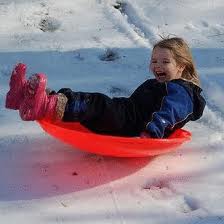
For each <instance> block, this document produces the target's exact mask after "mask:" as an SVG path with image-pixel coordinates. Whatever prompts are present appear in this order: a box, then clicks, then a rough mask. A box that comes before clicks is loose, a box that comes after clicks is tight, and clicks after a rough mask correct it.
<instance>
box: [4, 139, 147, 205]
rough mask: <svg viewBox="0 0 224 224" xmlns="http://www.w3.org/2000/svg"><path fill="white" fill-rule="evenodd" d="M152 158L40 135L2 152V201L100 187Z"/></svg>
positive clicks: (126, 174)
mask: <svg viewBox="0 0 224 224" xmlns="http://www.w3.org/2000/svg"><path fill="white" fill-rule="evenodd" d="M150 160H151V159H150V158H112V157H103V156H98V155H95V154H89V153H85V152H82V151H79V150H75V149H72V148H71V147H70V146H67V145H64V144H62V143H60V142H58V141H57V140H54V139H51V138H48V137H44V138H43V137H40V136H39V137H38V138H37V139H31V140H28V142H26V143H22V144H21V143H18V142H14V143H12V144H11V143H10V145H8V147H7V148H6V149H5V150H4V151H3V150H1V151H0V179H1V185H0V200H1V201H2V200H3V201H11V200H30V199H40V198H45V197H52V196H56V195H63V194H67V193H72V192H77V191H83V190H86V189H90V188H93V187H97V186H100V185H103V184H106V183H109V182H111V181H114V180H117V179H120V178H123V177H125V176H128V175H131V174H132V173H135V172H136V171H138V170H139V169H141V168H142V167H144V166H146V165H147V164H148V163H149V162H150Z"/></svg>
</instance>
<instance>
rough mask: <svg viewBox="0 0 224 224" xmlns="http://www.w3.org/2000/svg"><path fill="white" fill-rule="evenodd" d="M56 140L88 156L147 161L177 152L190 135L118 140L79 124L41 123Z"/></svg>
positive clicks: (184, 133)
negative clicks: (88, 153) (135, 158)
mask: <svg viewBox="0 0 224 224" xmlns="http://www.w3.org/2000/svg"><path fill="white" fill-rule="evenodd" d="M38 123H39V124H40V126H41V127H42V128H43V130H44V131H46V132H47V133H48V134H50V135H52V136H53V137H55V138H57V139H59V140H61V141H62V142H65V143H67V144H70V145H72V146H73V147H75V148H77V149H81V150H84V151H87V152H91V153H95V154H100V155H105V156H114V157H146V156H155V155H159V154H164V153H167V152H170V151H174V150H176V149H177V148H178V147H179V146H181V145H182V144H183V143H185V142H187V141H189V140H190V139H191V133H190V132H189V131H186V130H183V129H178V130H176V131H175V132H174V133H173V134H172V135H170V136H169V137H168V138H163V139H155V138H141V137H117V136H110V135H100V134H96V133H93V132H91V131H90V130H88V129H87V128H85V127H84V126H82V125H81V124H80V123H78V122H57V123H51V122H49V121H46V120H40V121H38Z"/></svg>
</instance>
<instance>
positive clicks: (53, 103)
mask: <svg viewBox="0 0 224 224" xmlns="http://www.w3.org/2000/svg"><path fill="white" fill-rule="evenodd" d="M46 83H47V77H46V76H45V75H44V74H35V75H33V76H31V77H30V78H29V80H28V81H27V83H26V86H25V90H24V100H23V102H22V103H21V105H20V109H19V112H20V116H21V118H22V120H25V121H33V120H41V119H49V120H60V119H62V117H63V114H64V110H65V106H66V103H67V97H66V96H65V95H63V94H55V95H47V93H46Z"/></svg>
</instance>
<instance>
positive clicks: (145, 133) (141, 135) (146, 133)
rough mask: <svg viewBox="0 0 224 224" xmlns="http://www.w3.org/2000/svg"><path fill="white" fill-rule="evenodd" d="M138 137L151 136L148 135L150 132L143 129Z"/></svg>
mask: <svg viewBox="0 0 224 224" xmlns="http://www.w3.org/2000/svg"><path fill="white" fill-rule="evenodd" d="M140 138H151V137H150V134H149V133H148V132H146V131H143V132H142V133H141V134H140Z"/></svg>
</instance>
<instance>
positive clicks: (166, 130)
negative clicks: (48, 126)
mask: <svg viewBox="0 0 224 224" xmlns="http://www.w3.org/2000/svg"><path fill="white" fill-rule="evenodd" d="M149 67H150V70H151V71H152V72H153V74H154V76H155V79H149V80H147V81H145V82H144V83H143V84H141V85H140V86H139V87H138V88H137V89H136V90H135V91H134V92H133V94H132V95H131V96H130V97H129V98H125V97H119V98H112V99H111V98H110V97H108V96H106V95H104V94H101V93H87V92H74V91H72V90H71V89H69V88H63V89H60V90H59V91H58V93H56V92H54V91H53V92H51V93H48V94H47V92H46V82H47V78H46V76H45V75H44V74H35V75H33V76H31V77H30V78H29V79H28V80H26V78H25V72H26V66H25V65H24V64H18V65H17V66H16V67H15V69H14V70H13V72H12V76H11V79H10V90H9V92H8V93H7V96H6V107H7V108H9V109H18V110H19V113H20V116H21V118H22V120H25V121H30V120H32V121H33V120H40V119H50V120H51V121H57V120H63V121H65V122H77V121H78V122H80V123H81V124H82V125H84V126H85V127H87V128H89V129H90V130H92V131H94V132H97V133H102V134H109V135H119V136H139V135H140V134H141V133H147V135H148V136H150V137H152V138H165V137H168V136H169V135H170V134H171V133H172V132H173V131H175V130H176V129H178V128H181V127H183V126H184V125H185V124H186V123H187V122H188V121H190V120H193V121H194V120H197V119H199V118H200V117H201V116H202V113H203V110H204V107H205V100H204V98H203V97H202V96H201V95H200V94H201V91H202V90H201V88H200V83H199V78H198V74H197V72H196V70H195V66H194V63H193V59H192V56H191V52H190V49H189V47H188V46H187V44H186V43H185V41H184V40H183V39H181V38H168V39H163V40H161V41H159V42H158V43H156V44H155V46H154V47H153V51H152V56H151V61H150V65H149Z"/></svg>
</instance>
